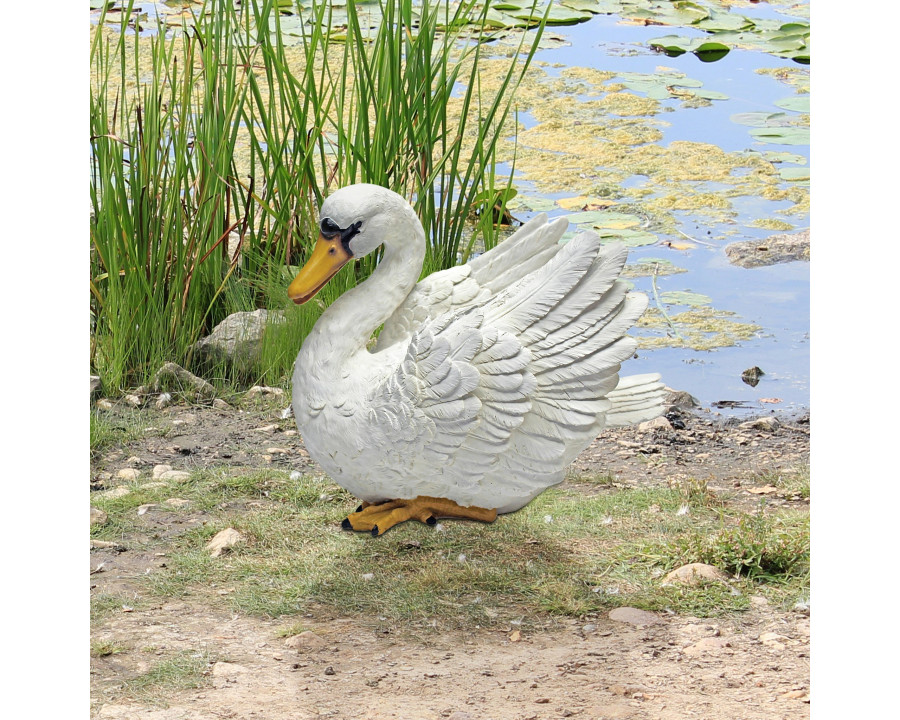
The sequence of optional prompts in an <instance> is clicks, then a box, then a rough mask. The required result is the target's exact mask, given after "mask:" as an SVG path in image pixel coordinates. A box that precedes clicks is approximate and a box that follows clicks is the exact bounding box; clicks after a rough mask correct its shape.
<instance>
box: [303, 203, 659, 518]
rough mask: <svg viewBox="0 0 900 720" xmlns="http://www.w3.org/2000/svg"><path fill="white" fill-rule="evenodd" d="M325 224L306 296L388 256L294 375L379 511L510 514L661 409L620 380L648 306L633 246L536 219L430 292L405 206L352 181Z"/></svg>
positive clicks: (325, 208) (331, 447) (337, 469)
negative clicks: (399, 507)
mask: <svg viewBox="0 0 900 720" xmlns="http://www.w3.org/2000/svg"><path fill="white" fill-rule="evenodd" d="M320 224H321V231H322V236H321V237H320V239H319V243H318V245H317V247H316V250H315V251H314V253H313V256H312V258H311V260H310V261H309V262H308V263H307V265H306V266H305V267H304V268H303V270H301V272H300V274H299V275H298V276H297V278H296V279H295V280H294V282H293V283H292V284H291V287H290V288H289V295H290V296H291V297H292V299H294V300H295V302H305V301H306V300H308V299H309V298H310V297H312V296H313V295H314V294H315V292H317V291H318V290H319V289H320V288H321V287H322V286H323V285H324V283H325V282H327V279H328V278H329V277H331V276H332V275H333V274H334V273H335V272H337V270H338V269H339V268H340V266H341V265H342V264H343V263H344V262H346V261H347V260H349V259H350V258H354V257H361V256H363V255H365V254H368V253H369V252H372V251H373V250H375V249H376V248H377V247H379V246H381V245H382V244H383V245H384V254H383V257H382V260H381V262H380V263H379V264H378V266H377V268H376V269H375V271H374V272H373V273H372V275H371V276H370V277H369V279H367V280H366V281H365V282H363V283H362V284H360V285H359V286H357V287H355V288H353V289H352V290H349V291H348V292H346V293H344V294H343V295H342V296H341V297H340V298H338V299H337V300H336V301H335V302H334V303H332V305H331V306H330V307H329V308H328V309H327V310H326V311H325V312H324V313H323V314H322V316H321V317H320V319H319V320H318V322H317V323H316V324H315V326H314V328H313V329H312V331H311V332H310V334H309V335H308V336H307V338H306V340H305V342H304V343H303V346H302V348H301V350H300V353H299V355H298V356H297V361H296V365H295V370H294V377H293V384H294V389H293V410H294V415H295V417H296V420H297V425H298V427H299V429H300V432H301V433H302V435H303V439H304V442H305V444H306V447H307V450H308V451H309V453H310V455H311V457H313V458H314V459H315V460H316V461H317V462H318V463H319V464H320V465H321V466H322V468H323V469H324V470H325V472H327V473H328V474H329V475H330V476H331V477H332V478H333V479H334V480H335V482H337V483H338V484H339V485H341V486H342V487H344V488H345V489H347V490H348V491H349V492H351V493H352V494H353V495H355V496H357V497H358V498H361V499H362V500H364V501H366V502H367V503H376V502H382V501H384V500H386V499H391V498H396V499H410V498H416V497H418V496H429V497H433V498H446V499H448V500H450V501H453V502H455V503H456V504H458V505H460V506H476V507H478V508H492V509H496V511H497V512H499V513H506V512H512V511H514V510H518V509H519V508H521V507H522V506H524V505H525V504H527V503H528V502H529V501H530V500H531V499H532V498H534V497H535V496H536V495H538V494H539V493H540V492H542V491H543V490H545V489H546V488H547V487H549V486H551V485H554V484H557V483H559V482H561V481H562V479H563V475H564V471H565V468H566V467H567V466H568V465H569V463H571V462H572V460H574V459H575V457H576V456H577V455H578V454H579V453H580V452H581V451H582V450H583V449H584V448H586V447H587V446H588V445H589V444H590V443H591V441H592V440H593V439H594V438H595V437H596V436H597V434H598V433H599V432H600V430H602V429H603V428H604V427H606V426H608V425H609V424H611V423H615V424H627V423H632V422H639V421H641V420H646V419H650V418H653V417H656V416H658V415H660V414H661V413H662V403H663V400H662V395H663V386H662V384H661V383H660V382H659V376H658V375H641V376H635V377H632V378H624V379H623V380H622V381H621V382H620V380H619V375H618V372H619V367H620V364H621V363H622V362H623V361H624V360H626V359H627V358H629V357H630V356H631V355H632V354H633V353H634V350H635V347H636V341H635V340H634V339H633V338H631V337H628V336H627V335H626V332H627V330H628V329H629V328H630V327H631V326H632V325H633V324H634V323H635V321H636V320H637V319H638V318H639V317H640V315H641V314H642V313H643V311H644V309H645V308H646V306H647V299H646V296H644V295H641V294H638V293H629V292H627V289H626V284H625V283H624V282H622V281H620V280H618V276H619V273H620V271H621V269H622V266H623V265H624V263H625V259H626V254H627V253H626V250H625V248H624V247H623V246H621V245H609V246H601V244H600V239H599V237H597V235H596V234H594V233H582V234H580V235H578V236H577V237H575V238H574V239H572V240H571V241H570V242H568V243H566V244H563V245H561V244H559V239H560V237H561V235H562V234H563V232H564V230H565V228H566V226H567V221H565V220H555V221H552V222H548V221H547V218H546V216H539V217H537V218H535V219H533V220H531V221H529V222H528V223H526V224H525V225H523V226H522V228H520V229H519V230H518V231H517V232H516V233H515V234H514V235H512V236H511V237H510V238H509V239H507V240H505V241H504V242H502V243H500V244H499V245H498V246H497V247H496V248H494V249H493V250H491V251H489V252H486V253H484V254H483V255H480V256H479V257H477V258H475V259H474V260H473V261H471V262H470V263H468V264H466V265H462V266H458V267H454V268H450V269H449V270H444V271H441V272H437V273H434V274H432V275H431V276H429V277H427V278H425V279H424V280H422V281H421V282H418V283H417V280H418V277H419V274H420V272H421V268H422V262H423V260H424V257H425V242H426V241H425V233H424V231H423V229H422V226H421V224H420V222H419V220H418V218H417V217H416V215H415V213H414V211H413V209H412V208H411V207H410V205H409V204H408V203H407V202H406V201H405V200H404V199H403V198H402V197H400V196H399V195H397V194H395V193H393V192H391V191H389V190H386V189H384V188H381V187H378V186H374V185H351V186H348V187H345V188H342V189H340V190H338V191H337V192H335V193H333V194H332V195H330V196H329V197H328V198H327V199H326V200H325V201H324V202H323V203H322V207H321V220H320ZM382 324H383V325H384V327H383V330H382V332H381V333H380V335H379V337H378V341H377V344H376V345H375V347H374V349H373V350H369V349H368V348H367V342H368V341H369V339H370V338H371V336H372V334H373V332H374V331H375V330H376V329H377V328H378V327H379V326H381V325H382ZM345 522H346V521H345ZM345 527H347V526H346V525H345ZM354 529H358V528H356V527H355V526H354ZM375 533H376V534H377V528H376V530H375Z"/></svg>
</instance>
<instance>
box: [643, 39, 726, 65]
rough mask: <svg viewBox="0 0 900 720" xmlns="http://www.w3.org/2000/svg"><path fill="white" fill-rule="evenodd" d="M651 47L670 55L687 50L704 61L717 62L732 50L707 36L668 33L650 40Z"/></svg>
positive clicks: (679, 53) (675, 55)
mask: <svg viewBox="0 0 900 720" xmlns="http://www.w3.org/2000/svg"><path fill="white" fill-rule="evenodd" d="M650 47H652V48H654V49H655V50H660V51H662V52H664V53H665V54H666V55H668V56H669V57H678V56H679V55H684V54H685V53H686V52H690V53H693V54H694V55H696V56H697V58H698V59H700V60H701V61H703V62H715V61H716V60H720V59H721V58H723V57H725V56H726V55H727V54H728V53H729V52H730V50H731V48H730V47H728V46H727V45H725V44H723V43H721V42H716V41H712V40H707V39H705V38H690V37H683V36H681V35H666V36H664V37H661V38H656V39H655V40H651V41H650Z"/></svg>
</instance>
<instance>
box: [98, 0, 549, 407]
mask: <svg viewBox="0 0 900 720" xmlns="http://www.w3.org/2000/svg"><path fill="white" fill-rule="evenodd" d="M281 4H283V3H282V2H280V1H279V2H278V3H276V2H274V1H273V0H251V2H249V3H248V2H245V3H243V6H242V7H240V8H236V7H235V5H234V4H233V3H232V2H229V1H228V0H209V2H207V3H206V4H205V5H204V6H203V8H202V10H201V11H200V12H199V13H198V14H197V17H196V22H195V23H194V24H193V26H192V27H185V28H184V29H183V31H182V32H181V33H179V35H178V37H175V38H169V39H166V35H165V28H163V27H162V26H160V27H159V28H158V29H157V33H156V34H154V35H150V36H146V37H144V36H141V35H137V36H133V37H131V38H127V37H126V32H125V30H126V26H127V23H128V22H129V19H130V18H131V16H132V12H133V1H132V4H130V5H129V7H128V8H127V9H126V11H125V12H123V13H122V16H123V17H122V21H121V27H120V32H119V34H118V35H117V36H116V35H110V34H108V33H102V32H99V31H98V32H96V33H95V35H94V38H93V41H92V45H91V64H92V70H93V78H94V80H93V82H92V88H91V207H92V214H93V218H92V222H91V246H92V249H91V311H92V321H93V323H94V328H93V343H92V358H91V363H92V367H93V368H94V369H95V370H97V371H99V372H100V373H101V376H102V377H103V380H104V385H105V387H106V389H107V390H108V391H109V390H116V389H121V388H123V387H125V386H126V385H128V384H130V383H137V382H141V381H143V380H145V379H146V378H147V377H148V376H149V375H150V374H151V373H152V372H153V371H154V370H155V369H156V368H157V367H158V366H159V365H160V364H161V363H162V362H164V361H166V360H174V361H176V362H180V363H182V364H187V365H189V364H191V362H192V360H193V358H192V349H191V348H192V345H193V343H194V342H196V340H197V339H199V338H200V337H201V336H202V335H204V334H205V333H206V332H208V331H209V330H210V329H211V328H212V327H213V326H214V324H215V323H217V322H219V321H220V320H221V319H222V318H224V317H225V316H226V315H227V314H228V313H230V312H233V311H236V310H250V309H254V308H256V307H269V308H272V309H281V310H283V311H284V312H283V316H284V318H285V319H286V322H282V323H279V324H278V325H277V326H274V327H273V328H272V332H270V333H267V338H266V342H265V344H264V348H263V353H262V356H261V360H260V365H259V367H258V368H257V369H256V372H257V377H259V378H265V379H267V380H269V381H275V382H277V381H279V380H280V379H282V378H283V377H284V375H285V374H287V373H288V372H289V369H290V366H291V362H292V361H293V357H294V355H295V354H296V349H297V347H298V346H299V343H300V341H302V338H303V337H304V336H305V334H306V332H308V330H309V328H310V327H311V326H312V324H313V323H314V322H315V320H316V319H317V317H318V315H319V314H320V313H321V310H322V308H323V307H324V306H325V305H327V304H328V303H329V302H330V301H331V300H332V299H333V298H334V297H337V295H339V294H340V293H341V292H343V291H344V290H346V289H347V288H348V287H351V286H352V285H354V284H355V283H356V282H358V281H360V280H362V279H364V278H365V277H366V276H367V275H368V273H369V272H371V270H372V268H373V267H374V264H373V261H367V262H358V263H356V264H355V267H351V268H349V269H346V270H345V271H342V273H340V274H339V276H338V277H337V278H335V279H334V280H333V281H332V283H330V285H329V286H327V287H326V288H325V289H324V290H323V292H322V293H321V295H320V297H319V300H320V301H321V302H317V303H310V304H308V305H306V306H303V307H302V308H296V307H293V306H290V304H289V303H288V302H287V300H286V297H285V295H284V288H285V286H286V284H287V282H288V281H289V279H290V275H291V273H292V267H293V266H295V265H297V264H299V263H300V262H302V261H303V259H304V258H305V257H306V255H307V253H308V251H309V248H310V245H311V243H312V236H311V230H310V229H311V228H312V227H313V226H314V214H315V207H316V205H317V204H318V203H320V202H321V200H322V199H323V198H324V197H325V196H327V194H328V193H329V192H330V191H332V190H333V189H335V188H337V187H341V186H344V185H347V184H350V183H354V182H373V183H377V184H380V185H384V186H387V187H390V188H392V189H394V190H395V191H397V192H399V193H400V194H402V195H404V196H405V197H407V198H408V199H409V200H410V201H411V202H412V203H413V204H414V206H415V208H416V210H417V212H418V214H419V216H420V218H421V219H422V222H423V225H424V226H425V228H426V233H427V234H428V235H429V237H430V238H431V243H430V246H429V253H428V257H427V259H426V268H427V270H428V271H431V270H436V269H440V268H443V267H449V266H451V265H454V264H456V263H457V262H460V261H461V260H462V261H464V260H465V259H466V258H467V257H468V255H469V253H470V252H471V250H472V247H473V243H474V242H475V241H476V238H483V241H484V244H485V246H486V247H491V246H492V244H493V243H494V242H495V238H496V229H495V227H494V223H493V221H492V220H491V218H492V217H493V213H492V212H491V209H492V207H493V205H494V204H495V201H496V199H497V198H499V199H500V201H501V205H502V201H503V199H504V198H506V197H508V196H509V194H510V190H509V187H510V185H509V183H511V177H510V178H509V179H508V180H507V181H506V183H505V185H506V187H505V188H501V189H500V190H498V189H497V188H498V179H497V178H496V177H495V175H496V150H497V145H498V143H499V142H500V139H501V138H502V137H503V121H504V120H505V118H506V117H507V116H508V114H509V111H510V109H511V107H512V106H513V97H514V93H513V92H512V91H513V90H514V88H515V86H516V85H517V84H518V82H520V80H521V78H522V75H523V74H524V72H525V69H526V68H527V65H528V63H530V61H531V59H532V57H533V53H534V49H535V48H536V47H537V45H538V40H539V38H540V33H541V29H542V26H541V27H539V28H538V29H537V31H536V33H535V35H536V37H533V38H532V46H531V47H532V49H531V50H530V51H529V52H528V53H524V54H522V53H521V51H522V46H520V48H519V50H520V53H517V54H516V56H514V58H513V59H512V60H511V61H510V63H509V66H508V69H507V70H506V73H505V74H504V76H503V77H502V78H501V80H500V91H499V92H497V93H496V94H495V96H493V97H491V98H488V99H487V100H484V101H483V98H482V93H481V92H480V87H479V75H478V67H479V65H478V64H479V60H480V59H481V57H482V50H483V44H484V41H485V39H487V37H488V36H489V33H490V28H489V27H488V24H487V22H486V17H487V6H484V7H480V6H479V5H477V4H476V2H475V0H464V1H463V2H462V3H460V4H459V5H456V6H454V7H452V8H451V7H450V6H449V5H448V4H447V3H440V2H435V1H434V0H421V2H418V3H415V4H414V3H413V2H411V0H382V2H381V9H382V15H383V20H382V22H381V24H380V25H379V26H378V29H377V30H376V31H375V32H374V33H371V32H370V31H369V28H368V27H364V26H363V25H362V24H361V23H360V22H359V12H358V10H359V8H358V7H357V0H348V2H347V10H348V26H347V30H346V33H345V36H344V37H338V36H337V35H336V34H335V33H334V32H332V31H331V30H330V28H331V25H332V23H331V19H332V17H331V13H332V12H333V11H332V7H331V4H330V3H315V4H313V7H312V9H310V10H304V8H302V7H301V6H300V5H299V4H297V5H296V6H295V8H294V9H293V10H294V12H295V13H297V14H299V15H300V16H301V17H303V18H304V19H305V20H306V21H307V22H308V32H306V33H305V34H304V35H303V37H302V40H301V42H300V45H299V46H298V47H296V48H290V47H288V46H286V44H285V42H284V40H285V38H284V35H283V34H282V33H281V32H280V30H279V25H280V22H281V17H282V16H281V15H280V13H279V12H278V7H277V5H281ZM473 20H474V22H475V25H474V27H475V32H474V33H472V32H471V29H472V22H473ZM102 23H103V19H101V24H102ZM464 26H465V27H467V28H468V30H467V31H466V33H463V32H462V30H461V28H462V27H464ZM270 28H274V32H271V31H270ZM524 40H525V38H524V37H523V42H524ZM520 55H523V56H522V58H521V60H520V59H519V56H520ZM454 95H456V96H457V99H458V102H457V105H458V107H457V108H456V109H455V112H454V114H452V115H451V114H450V112H449V106H450V105H451V104H452V102H453V100H452V98H453V97H454ZM473 125H474V127H473ZM500 185H503V183H500ZM473 221H474V222H473ZM466 234H468V239H467V240H464V238H465V237H466ZM232 379H233V378H232Z"/></svg>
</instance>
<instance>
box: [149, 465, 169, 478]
mask: <svg viewBox="0 0 900 720" xmlns="http://www.w3.org/2000/svg"><path fill="white" fill-rule="evenodd" d="M171 469H172V466H171V465H154V466H153V479H154V480H159V479H160V478H161V477H162V474H163V473H167V472H169V470H171Z"/></svg>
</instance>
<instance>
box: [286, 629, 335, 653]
mask: <svg viewBox="0 0 900 720" xmlns="http://www.w3.org/2000/svg"><path fill="white" fill-rule="evenodd" d="M326 644H327V643H326V642H325V640H323V639H322V638H321V637H320V636H319V635H316V634H315V633H314V632H313V631H312V630H304V631H303V632H302V633H300V634H299V635H292V636H291V637H289V638H288V639H287V640H285V641H284V645H285V647H289V648H291V649H293V650H318V649H319V648H323V647H325V645H326Z"/></svg>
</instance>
